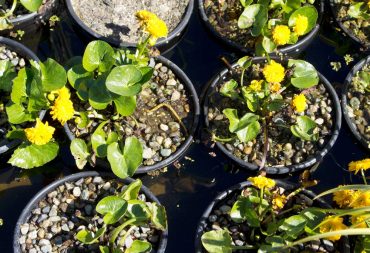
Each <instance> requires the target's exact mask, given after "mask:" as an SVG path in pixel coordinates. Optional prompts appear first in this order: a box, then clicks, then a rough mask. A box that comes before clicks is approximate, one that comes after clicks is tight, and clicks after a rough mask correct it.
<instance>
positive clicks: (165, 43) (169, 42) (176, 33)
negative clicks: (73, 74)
mask: <svg viewBox="0 0 370 253" xmlns="http://www.w3.org/2000/svg"><path fill="white" fill-rule="evenodd" d="M65 1H66V4H67V9H68V13H69V15H70V17H71V18H72V20H73V21H74V24H75V27H77V29H78V30H80V31H81V32H82V33H83V34H84V35H85V37H87V38H88V40H89V41H90V40H96V39H98V40H104V41H106V42H108V43H109V44H111V45H112V46H114V47H124V48H135V47H136V44H135V43H130V42H125V41H117V40H113V39H111V38H108V37H105V36H103V35H101V34H98V33H97V32H95V31H94V30H92V29H91V28H90V27H89V26H87V25H86V24H85V23H84V22H83V21H82V20H81V19H80V17H79V16H78V15H77V14H76V12H75V10H74V8H73V5H72V1H71V0H65ZM193 9H194V0H189V4H188V7H187V9H186V12H185V13H184V16H183V18H182V20H181V22H180V23H179V24H178V25H177V27H176V28H175V29H174V30H173V31H171V32H170V33H169V35H168V36H167V38H161V39H159V40H158V41H157V43H156V44H155V46H156V47H157V48H158V49H159V50H161V51H162V52H164V51H167V50H169V49H170V48H172V47H173V46H174V45H175V44H176V43H177V42H178V41H179V40H180V39H181V37H182V34H183V33H184V31H185V28H186V26H187V24H188V23H189V20H190V17H191V14H192V13H193Z"/></svg>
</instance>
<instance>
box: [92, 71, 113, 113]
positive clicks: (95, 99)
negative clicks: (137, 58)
mask: <svg viewBox="0 0 370 253" xmlns="http://www.w3.org/2000/svg"><path fill="white" fill-rule="evenodd" d="M89 102H90V104H91V106H92V107H93V108H94V109H97V110H103V109H105V108H106V107H107V106H108V104H110V103H111V102H112V96H111V93H110V92H109V91H108V89H107V87H106V86H105V76H104V75H101V76H100V77H99V78H98V79H96V80H94V81H92V82H91V86H90V87H89ZM91 102H92V103H91Z"/></svg>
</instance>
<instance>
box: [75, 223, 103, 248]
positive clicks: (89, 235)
mask: <svg viewBox="0 0 370 253" xmlns="http://www.w3.org/2000/svg"><path fill="white" fill-rule="evenodd" d="M106 230H107V227H106V226H104V227H102V228H100V229H98V231H96V233H93V232H90V231H87V230H81V231H79V232H78V233H77V235H76V239H77V240H79V241H80V242H82V243H83V244H94V243H96V242H98V240H99V238H100V237H101V236H102V235H103V234H104V233H105V231H106Z"/></svg>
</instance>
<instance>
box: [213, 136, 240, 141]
mask: <svg viewBox="0 0 370 253" xmlns="http://www.w3.org/2000/svg"><path fill="white" fill-rule="evenodd" d="M234 139H235V138H234V137H230V138H220V137H217V136H216V135H215V134H214V135H213V136H212V140H214V141H219V142H230V141H232V140H234Z"/></svg>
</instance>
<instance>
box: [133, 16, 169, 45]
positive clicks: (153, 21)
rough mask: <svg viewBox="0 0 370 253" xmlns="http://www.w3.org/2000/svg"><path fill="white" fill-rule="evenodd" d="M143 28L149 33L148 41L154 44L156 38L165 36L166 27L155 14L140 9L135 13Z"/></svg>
mask: <svg viewBox="0 0 370 253" xmlns="http://www.w3.org/2000/svg"><path fill="white" fill-rule="evenodd" d="M136 17H137V18H138V19H139V21H140V25H141V26H142V27H143V29H144V30H145V31H146V32H148V33H149V34H150V35H151V38H150V39H149V43H150V44H151V45H154V44H155V42H156V41H157V39H158V38H163V37H167V35H168V27H167V25H166V23H165V22H164V21H163V20H162V19H160V18H159V17H158V16H157V15H155V14H154V13H152V12H150V11H145V10H141V11H138V12H137V13H136Z"/></svg>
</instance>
